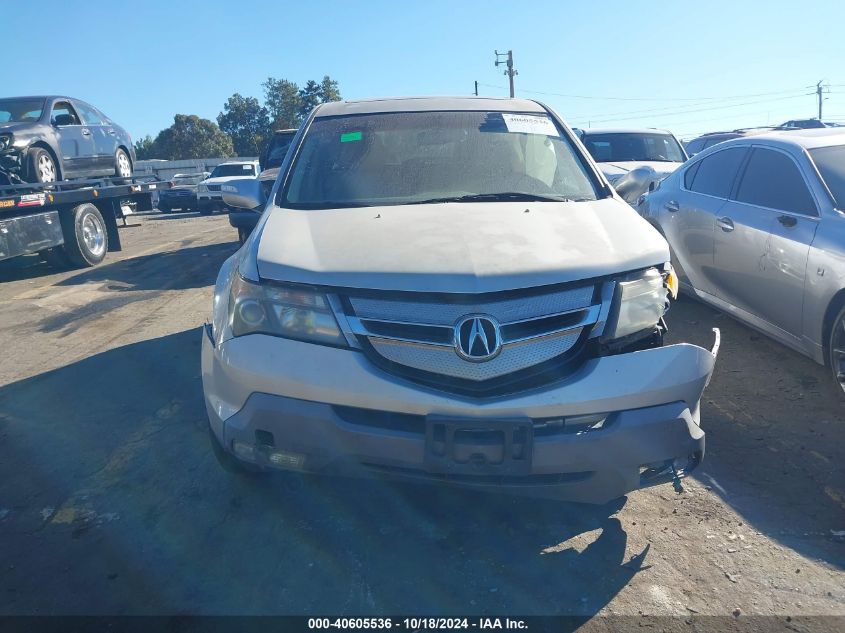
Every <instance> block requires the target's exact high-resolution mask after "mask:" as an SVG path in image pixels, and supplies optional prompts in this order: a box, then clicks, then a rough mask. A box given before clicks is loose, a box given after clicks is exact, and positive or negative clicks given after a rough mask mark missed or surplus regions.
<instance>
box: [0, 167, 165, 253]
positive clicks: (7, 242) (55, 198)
mask: <svg viewBox="0 0 845 633" xmlns="http://www.w3.org/2000/svg"><path fill="white" fill-rule="evenodd" d="M4 183H5V184H4ZM169 187H170V183H169V182H161V181H155V180H153V179H152V178H151V177H150V176H140V177H139V176H134V177H129V178H122V177H108V178H96V179H91V180H64V181H60V182H51V183H23V182H20V181H17V182H15V181H14V180H13V179H10V178H6V179H0V261H2V260H4V259H9V258H12V257H17V256H19V255H25V254H28V253H39V254H40V255H41V257H42V258H43V259H44V260H45V261H47V263H48V264H50V265H52V266H55V267H59V268H70V267H74V268H85V267H89V266H96V265H97V264H99V263H100V262H101V261H103V259H105V257H106V253H107V252H108V251H119V250H121V244H120V234H119V232H118V224H117V222H118V220H122V221H123V223H124V224H125V223H126V211H125V210H124V209H125V208H126V207H127V206H134V207H135V209H136V210H138V211H147V210H150V209H152V208H153V201H152V196H153V193H154V192H156V191H157V190H162V189H168V188H169Z"/></svg>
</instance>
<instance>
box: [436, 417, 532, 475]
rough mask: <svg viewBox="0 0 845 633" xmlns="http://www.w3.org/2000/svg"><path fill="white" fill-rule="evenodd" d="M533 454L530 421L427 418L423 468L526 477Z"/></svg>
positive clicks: (453, 473) (456, 472) (448, 471)
mask: <svg viewBox="0 0 845 633" xmlns="http://www.w3.org/2000/svg"><path fill="white" fill-rule="evenodd" d="M533 454H534V424H533V422H532V421H531V420H525V419H515V420H513V419H511V420H475V419H456V418H447V417H435V416H429V417H428V418H426V425H425V458H424V461H425V468H426V470H427V471H429V472H432V473H442V474H452V475H529V474H530V473H531V461H532V457H533Z"/></svg>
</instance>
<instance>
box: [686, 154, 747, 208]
mask: <svg viewBox="0 0 845 633" xmlns="http://www.w3.org/2000/svg"><path fill="white" fill-rule="evenodd" d="M745 153H746V149H745V148H744V147H732V148H729V149H725V150H722V151H721V152H718V151H717V152H716V153H715V154H710V156H707V157H706V158H704V159H703V160H701V161H700V162H699V166H698V168H697V169H696V171H695V173H694V174H693V178H692V181H691V182H687V180H686V177H685V178H684V184H685V185H686V187H687V188H688V189H689V190H690V191H695V192H696V193H705V194H707V195H708V196H716V197H717V198H727V197H728V194H730V192H731V186H732V185H733V182H734V180H735V179H736V172H737V170H738V169H739V166H740V164H741V163H742V159H743V158H744V157H745ZM690 171H692V169H688V170H687V174H689V173H690ZM685 176H686V174H685Z"/></svg>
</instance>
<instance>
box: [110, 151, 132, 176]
mask: <svg viewBox="0 0 845 633" xmlns="http://www.w3.org/2000/svg"><path fill="white" fill-rule="evenodd" d="M114 175H115V176H117V177H118V178H131V177H132V161H131V160H129V154H127V153H126V152H125V151H123V150H122V149H119V150H117V153H116V154H115V155H114Z"/></svg>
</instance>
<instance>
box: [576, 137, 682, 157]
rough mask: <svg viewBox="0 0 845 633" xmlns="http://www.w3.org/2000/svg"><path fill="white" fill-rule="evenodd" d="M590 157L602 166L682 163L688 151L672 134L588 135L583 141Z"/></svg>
mask: <svg viewBox="0 0 845 633" xmlns="http://www.w3.org/2000/svg"><path fill="white" fill-rule="evenodd" d="M582 141H583V143H584V146H585V147H586V148H587V151H588V152H590V155H591V156H592V157H593V158H594V159H595V160H596V161H597V162H599V163H604V162H624V161H661V162H673V163H682V162H684V161H685V160H686V156H685V155H684V151H683V150H682V149H681V146H680V145H679V144H678V141H676V140H675V137H673V136H671V135H669V134H658V133H640V132H625V133H622V132H614V133H599V134H585V135H584V138H583V139H582Z"/></svg>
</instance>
